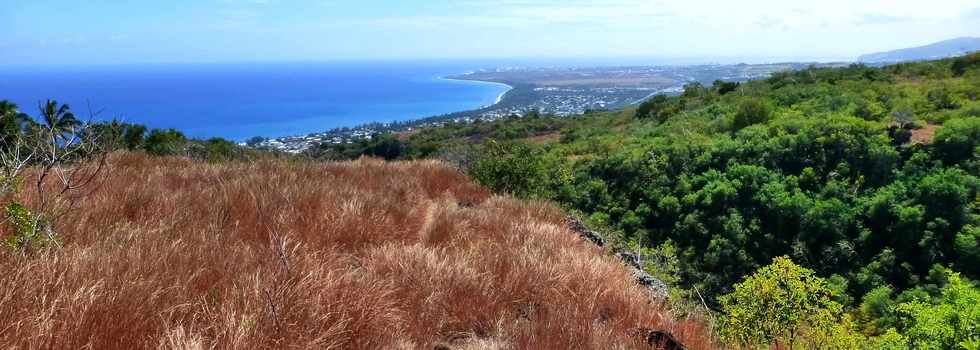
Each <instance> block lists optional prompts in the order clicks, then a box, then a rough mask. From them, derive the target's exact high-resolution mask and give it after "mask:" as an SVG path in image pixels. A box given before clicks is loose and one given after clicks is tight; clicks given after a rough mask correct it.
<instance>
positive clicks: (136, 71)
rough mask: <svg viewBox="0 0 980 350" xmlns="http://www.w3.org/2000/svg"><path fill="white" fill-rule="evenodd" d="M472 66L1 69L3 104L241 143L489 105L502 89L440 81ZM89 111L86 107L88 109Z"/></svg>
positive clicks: (31, 111)
mask: <svg viewBox="0 0 980 350" xmlns="http://www.w3.org/2000/svg"><path fill="white" fill-rule="evenodd" d="M475 68H480V67H479V66H475V63H461V62H460V63H419V62H411V63H410V62H372V63H274V64H273V63H269V64H155V65H120V66H70V67H18V68H13V67H5V68H0V100H4V99H6V100H11V101H13V102H15V103H17V104H18V105H19V106H20V107H21V110H22V111H24V112H26V113H28V114H31V115H37V113H36V110H37V107H36V106H37V104H38V102H39V101H41V100H44V99H49V98H50V99H56V100H58V101H59V102H62V103H68V104H69V105H70V106H71V107H72V109H73V110H74V111H75V114H76V115H77V116H78V117H79V118H82V119H87V118H89V115H90V110H91V111H92V112H97V113H92V114H95V118H94V119H97V120H109V119H120V120H124V121H127V122H135V123H141V124H146V125H148V126H149V127H152V128H175V129H178V130H181V131H183V132H185V133H186V134H188V135H190V136H194V137H216V136H217V137H224V138H229V139H233V140H243V139H245V138H248V137H251V136H266V137H276V136H286V135H301V134H307V133H310V132H317V131H325V130H328V129H331V128H334V127H340V126H356V125H360V124H364V123H367V122H375V121H377V122H389V121H403V120H410V119H417V118H423V117H429V116H434V115H441V114H446V113H451V112H457V111H463V110H470V109H475V108H478V107H482V106H486V105H490V104H493V103H494V102H495V101H496V99H497V98H498V96H499V95H500V94H502V93H503V92H505V91H506V90H507V89H508V87H506V86H502V85H496V84H487V83H478V82H463V81H451V80H444V79H440V77H442V76H446V75H452V74H460V73H465V72H467V71H469V70H473V69H475ZM90 107H91V108H90Z"/></svg>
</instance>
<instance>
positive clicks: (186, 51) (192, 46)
mask: <svg viewBox="0 0 980 350" xmlns="http://www.w3.org/2000/svg"><path fill="white" fill-rule="evenodd" d="M961 36H980V2H977V1H976V0H928V1H924V0H820V1H812V0H810V1H792V0H738V1H707V0H679V1H678V0H608V1H582V0H538V1H534V0H495V1H491V0H424V1H423V0H356V1H351V0H86V1H78V0H0V65H23V64H42V65H43V64H125V63H152V62H186V63H192V62H262V61H335V60H343V61H351V60H418V59H423V60H428V59H494V58H573V57H574V58H596V59H615V58H627V57H651V58H693V57H701V58H703V57H709V58H725V57H735V58H739V59H741V58H746V59H744V60H745V61H775V60H782V59H787V60H788V59H813V60H849V59H854V58H856V56H858V55H860V54H864V53H870V52H875V51H882V50H890V49H897V48H903V47H909V46H917V45H922V44H927V43H931V42H935V41H939V40H945V39H950V38H954V37H961Z"/></svg>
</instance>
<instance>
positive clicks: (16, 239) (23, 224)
mask: <svg viewBox="0 0 980 350" xmlns="http://www.w3.org/2000/svg"><path fill="white" fill-rule="evenodd" d="M4 214H5V222H6V224H7V229H8V234H7V235H6V236H5V237H3V242H2V243H3V245H5V246H6V247H7V248H8V249H10V250H12V251H16V252H27V251H31V250H35V249H41V248H44V247H48V246H51V245H53V244H57V243H58V241H57V236H55V235H54V233H53V231H52V230H51V227H50V224H49V223H48V222H47V221H46V220H44V219H43V218H41V217H39V216H37V215H35V214H34V213H32V212H31V211H30V210H29V209H27V208H26V207H24V206H23V205H21V204H20V203H18V202H16V201H12V202H9V203H7V205H6V207H4Z"/></svg>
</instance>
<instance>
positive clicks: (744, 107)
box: [732, 98, 772, 130]
mask: <svg viewBox="0 0 980 350" xmlns="http://www.w3.org/2000/svg"><path fill="white" fill-rule="evenodd" d="M771 116H772V107H770V106H769V104H768V103H766V102H765V101H763V100H761V99H758V98H750V99H746V100H744V101H742V103H741V104H739V105H738V111H737V112H735V118H734V120H733V121H732V127H733V128H734V129H735V130H741V129H743V128H745V127H747V126H750V125H755V124H759V123H765V122H766V121H768V120H769V118H770V117H771Z"/></svg>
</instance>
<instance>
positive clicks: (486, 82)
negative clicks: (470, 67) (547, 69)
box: [438, 76, 514, 112]
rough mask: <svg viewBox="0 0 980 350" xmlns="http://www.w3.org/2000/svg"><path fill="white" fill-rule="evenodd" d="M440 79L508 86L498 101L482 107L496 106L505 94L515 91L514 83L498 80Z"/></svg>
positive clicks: (441, 78) (498, 96)
mask: <svg viewBox="0 0 980 350" xmlns="http://www.w3.org/2000/svg"><path fill="white" fill-rule="evenodd" d="M438 79H439V80H447V81H456V82H464V83H472V84H490V85H499V86H504V87H506V88H507V90H504V92H501V93H500V95H497V100H496V101H494V102H493V103H492V104H489V105H486V106H482V107H480V108H489V107H493V106H496V105H498V104H500V102H502V101H503V100H504V97H505V96H507V94H508V93H510V92H511V91H514V86H512V85H510V84H505V83H499V82H496V81H485V80H470V79H456V78H450V77H448V76H445V77H438ZM459 112H465V111H459Z"/></svg>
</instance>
